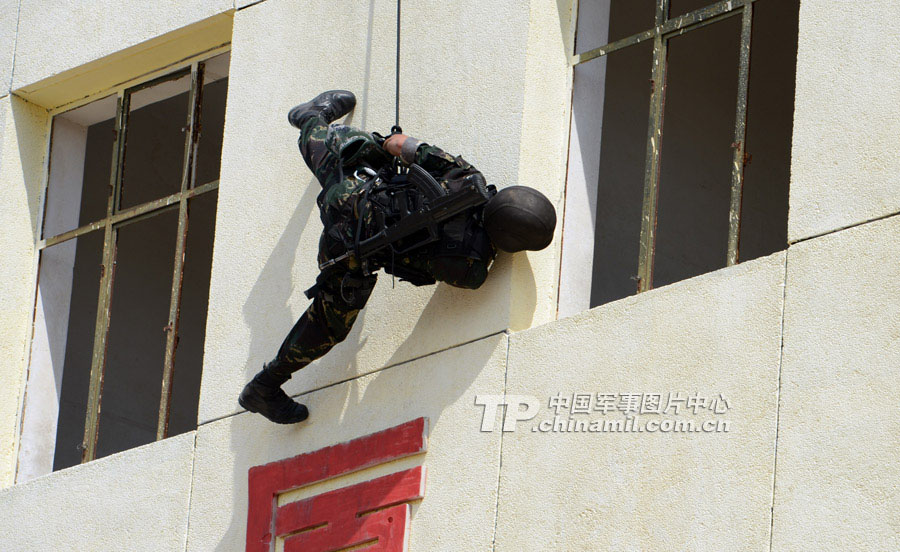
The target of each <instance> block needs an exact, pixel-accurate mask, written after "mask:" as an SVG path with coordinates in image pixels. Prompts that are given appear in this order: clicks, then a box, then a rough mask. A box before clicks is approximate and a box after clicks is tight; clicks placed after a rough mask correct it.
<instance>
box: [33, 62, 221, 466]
mask: <svg viewBox="0 0 900 552" xmlns="http://www.w3.org/2000/svg"><path fill="white" fill-rule="evenodd" d="M228 65H229V54H228V53H223V54H220V55H217V56H215V57H212V58H209V59H206V60H204V61H196V62H193V63H191V64H190V65H189V66H186V67H183V68H181V69H178V70H176V71H174V72H171V73H169V74H166V75H163V76H161V77H158V78H155V79H152V80H149V81H147V82H142V83H139V84H136V85H133V86H129V87H128V88H123V89H121V90H118V91H115V92H114V93H112V94H111V95H109V96H107V97H104V98H101V99H98V100H95V101H92V102H91V103H88V104H86V105H83V106H81V107H78V108H76V109H71V110H68V111H65V112H62V113H59V114H57V115H55V116H54V118H53V129H52V134H51V144H50V170H49V177H48V185H47V194H46V199H45V204H44V218H43V221H44V222H43V230H42V237H41V240H40V242H39V243H38V248H39V249H40V267H39V272H38V290H37V302H36V308H35V326H34V338H33V342H32V349H31V360H30V363H29V375H28V384H27V385H28V387H27V392H26V403H25V411H24V416H23V431H22V441H21V447H20V455H19V469H18V474H17V481H20V482H21V481H25V480H28V479H31V478H33V477H36V476H38V475H42V474H44V473H47V472H49V471H52V470H57V469H61V468H65V467H68V466H71V465H74V464H77V463H79V462H86V461H90V460H93V459H95V458H98V457H102V456H106V455H109V454H113V453H115V452H118V451H121V450H125V449H127V448H131V447H134V446H138V445H142V444H145V443H149V442H152V441H154V440H158V439H164V438H166V437H167V436H171V435H176V434H178V433H183V432H185V431H190V430H192V429H194V428H195V427H196V418H197V404H198V398H199V390H200V371H201V367H202V363H203V340H204V335H205V326H206V310H207V300H208V293H209V276H210V267H211V263H212V244H213V232H214V227H215V216H216V200H217V189H218V185H219V183H218V178H219V162H220V158H221V148H222V136H223V130H224V119H225V98H226V92H227V83H228V78H227V75H228ZM101 407H102V408H101Z"/></svg>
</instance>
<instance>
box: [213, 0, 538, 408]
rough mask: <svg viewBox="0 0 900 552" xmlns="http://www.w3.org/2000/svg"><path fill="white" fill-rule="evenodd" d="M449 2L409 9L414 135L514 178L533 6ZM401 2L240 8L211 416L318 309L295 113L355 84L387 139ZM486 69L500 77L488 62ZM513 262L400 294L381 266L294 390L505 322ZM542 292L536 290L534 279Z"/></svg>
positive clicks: (404, 111)
mask: <svg viewBox="0 0 900 552" xmlns="http://www.w3.org/2000/svg"><path fill="white" fill-rule="evenodd" d="M448 6H449V5H447V4H445V3H441V2H424V3H413V4H410V5H408V6H406V5H405V6H404V11H403V14H404V16H403V17H404V24H405V27H404V29H405V30H404V31H403V44H404V50H403V51H404V54H403V56H404V57H403V67H402V71H403V73H402V84H401V86H402V92H401V123H402V124H403V125H404V130H405V131H407V132H408V133H410V134H413V135H416V136H419V137H421V138H423V139H425V140H429V141H432V142H434V143H436V144H438V145H440V146H441V147H444V148H445V149H447V150H448V151H450V152H453V153H462V154H464V155H465V157H466V158H467V159H469V160H470V161H471V162H472V163H474V164H475V165H476V166H478V167H479V168H481V169H482V170H483V171H484V172H485V175H486V176H487V178H488V180H489V181H491V182H496V183H497V184H501V185H505V184H507V183H511V182H512V181H513V180H514V177H515V175H516V174H517V165H518V156H519V151H518V147H519V145H518V132H519V130H518V129H519V125H520V119H521V116H522V114H521V109H522V100H521V92H520V90H521V88H522V87H521V82H522V78H523V53H522V51H523V48H524V38H525V36H526V30H527V15H528V12H527V9H524V8H523V6H521V5H519V4H517V3H511V4H510V5H504V6H500V7H498V6H496V5H490V6H488V5H485V4H483V3H480V2H475V1H472V2H465V3H454V4H453V10H452V13H450V12H449V11H448V10H449V7H448ZM526 7H527V6H526ZM395 10H396V3H395V2H393V1H390V0H375V1H374V2H368V3H350V4H342V5H341V6H339V7H338V6H336V5H335V4H334V3H332V2H327V1H325V0H318V1H315V2H306V3H295V2H285V1H280V0H277V1H276V0H269V1H266V2H263V3H261V4H258V5H255V6H252V7H250V8H247V9H245V10H241V11H238V12H236V14H235V28H234V41H233V50H232V61H231V77H230V82H229V99H228V112H227V121H226V130H225V142H224V146H223V161H222V177H221V187H220V191H219V210H218V216H217V227H216V248H215V255H214V260H213V273H212V282H211V289H210V311H209V320H208V326H207V340H206V358H205V367H204V381H203V390H202V393H201V404H200V420H201V421H206V420H211V419H215V418H217V417H221V416H223V415H226V414H229V413H233V412H236V411H237V410H238V406H237V395H238V393H239V392H240V390H241V387H242V386H243V385H244V383H246V381H248V380H249V378H250V376H251V375H252V374H253V373H255V372H256V371H258V370H259V369H260V368H261V366H262V364H263V363H264V362H266V361H268V360H271V358H272V357H273V356H274V354H275V352H276V351H277V349H278V346H279V345H280V343H281V340H282V339H283V338H284V336H285V335H286V334H287V332H288V331H289V330H290V328H291V327H292V325H293V324H294V322H295V321H296V319H297V317H298V316H299V315H300V314H301V313H302V312H303V311H304V310H305V309H306V307H307V305H308V304H309V302H308V301H307V299H306V298H305V297H304V295H303V291H304V290H305V289H306V288H307V287H309V286H311V285H312V284H313V282H314V279H315V276H316V274H317V273H318V269H317V266H316V261H315V255H316V251H317V246H318V239H319V234H320V232H321V229H322V226H321V222H320V220H319V214H318V210H317V208H316V205H315V198H316V195H317V194H318V193H319V191H320V186H319V184H318V183H317V182H316V181H315V180H314V179H313V177H312V175H311V173H310V172H309V170H308V169H307V167H306V164H305V163H304V162H303V160H302V158H301V157H300V154H299V152H298V150H297V137H298V132H297V131H296V130H295V129H293V128H292V127H291V126H290V125H288V123H287V120H286V115H287V112H288V110H289V109H290V108H291V107H293V106H294V105H295V104H297V103H300V102H302V101H306V100H308V99H309V98H311V97H312V96H314V95H315V94H317V93H319V92H321V91H323V90H327V89H330V88H347V89H350V90H353V91H355V92H356V94H357V95H358V97H359V104H358V105H357V108H356V110H355V111H354V112H353V113H352V114H351V115H350V116H349V117H348V118H347V121H346V122H347V123H349V124H351V125H356V126H362V127H364V128H367V129H371V130H379V131H382V132H387V131H388V129H389V128H390V126H391V125H392V124H393V114H394V72H393V69H392V67H393V63H394V50H393V46H392V45H393V43H394V42H393V41H394V40H395V38H396V35H395V19H394V15H395V13H396V11H395ZM311 21H315V24H310V23H309V22H311ZM476 29H477V32H476ZM516 29H519V30H521V31H522V32H521V33H518V32H516ZM485 36H491V37H492V39H491V40H484V37H485ZM483 67H492V68H493V70H492V71H483V70H481V69H477V68H483ZM517 91H518V92H517ZM512 264H513V263H512V262H511V256H504V257H501V258H500V259H498V261H497V263H496V265H495V267H494V269H493V273H492V275H491V277H490V278H489V279H488V282H487V283H486V284H485V285H484V286H483V287H482V288H481V289H479V290H477V291H468V290H460V289H455V288H452V287H449V286H446V285H438V286H436V287H424V288H414V287H413V286H410V285H407V284H404V283H400V282H397V284H396V289H391V287H392V286H391V279H390V277H386V276H385V275H383V274H382V275H381V276H380V281H379V284H378V286H377V287H376V289H375V291H374V293H373V296H372V298H371V300H370V301H369V305H368V307H367V308H366V310H364V311H363V312H362V313H361V315H360V317H359V319H358V321H357V324H356V326H355V327H354V329H353V331H352V332H351V334H350V336H349V337H348V338H347V340H346V342H345V343H343V344H341V345H339V346H338V347H336V348H335V350H334V351H333V352H332V353H331V354H329V355H328V356H327V357H325V359H323V360H322V361H321V362H320V363H317V364H314V365H312V366H310V367H308V368H306V369H305V370H303V371H302V372H300V373H299V374H298V375H297V376H295V377H294V379H293V380H292V381H291V382H290V383H289V384H288V387H287V389H288V391H289V392H291V393H299V392H301V391H307V390H310V389H315V388H319V387H321V386H323V385H327V384H331V383H334V382H337V381H343V380H346V379H349V378H353V377H355V376H357V375H359V374H363V373H366V372H370V371H372V370H375V369H378V368H380V367H383V366H386V365H392V364H397V363H399V362H403V361H406V360H409V359H411V358H415V357H417V356H421V355H423V354H426V353H429V352H433V351H437V350H440V349H443V348H446V347H448V346H452V345H455V344H459V343H464V342H466V341H470V340H472V339H477V338H479V337H483V336H485V335H488V334H491V333H494V332H497V331H501V330H503V329H504V328H506V327H507V326H508V324H509V318H510V316H509V312H510V301H511V299H510V295H511V293H510V283H509V282H510V275H511V270H512ZM529 292H530V294H531V296H532V297H534V296H536V295H537V291H536V289H535V288H534V287H533V286H532V289H530V290H529ZM523 294H524V292H523Z"/></svg>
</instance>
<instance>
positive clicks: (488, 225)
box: [484, 186, 556, 253]
mask: <svg viewBox="0 0 900 552" xmlns="http://www.w3.org/2000/svg"><path fill="white" fill-rule="evenodd" d="M555 228H556V210H555V209H554V208H553V204H552V203H550V200H549V199H547V197H546V196H545V195H544V194H542V193H541V192H539V191H537V190H535V189H534V188H529V187H528V186H509V187H508V188H503V189H502V190H500V191H499V192H497V195H495V196H494V197H492V198H491V199H490V201H488V202H487V205H485V206H484V229H485V230H487V233H488V235H489V236H490V237H491V242H493V244H494V246H495V247H496V248H497V249H500V250H502V251H506V252H507V253H515V252H516V251H522V250H523V249H527V250H530V251H538V250H541V249H543V248H545V247H547V246H548V245H550V242H551V241H553V230H554V229H555Z"/></svg>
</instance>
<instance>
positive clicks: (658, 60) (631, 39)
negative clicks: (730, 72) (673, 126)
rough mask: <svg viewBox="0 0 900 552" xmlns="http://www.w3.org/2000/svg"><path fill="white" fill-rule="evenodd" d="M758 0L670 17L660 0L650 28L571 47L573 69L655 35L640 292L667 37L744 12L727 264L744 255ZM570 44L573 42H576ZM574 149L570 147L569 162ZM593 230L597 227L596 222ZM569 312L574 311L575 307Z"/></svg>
mask: <svg viewBox="0 0 900 552" xmlns="http://www.w3.org/2000/svg"><path fill="white" fill-rule="evenodd" d="M756 1H757V0H721V1H718V2H710V3H709V4H708V5H706V6H704V7H702V8H700V9H697V10H694V11H691V12H688V13H685V14H682V15H679V16H677V17H671V18H670V17H669V7H670V0H656V10H655V18H654V26H653V27H652V28H650V29H648V30H645V31H642V32H639V33H635V34H633V35H631V36H628V37H625V38H622V39H619V40H615V41H613V42H608V43H607V44H604V45H603V46H600V47H597V48H593V49H591V50H588V51H586V52H582V53H580V54H579V53H575V52H574V51H573V53H572V55H571V56H570V65H571V67H572V69H573V70H574V68H575V67H577V66H578V65H580V64H582V63H586V62H589V61H591V60H594V59H596V58H599V57H601V56H605V55H607V54H610V53H612V52H615V51H618V50H621V49H623V48H627V47H629V46H634V45H636V44H640V43H643V42H645V41H653V62H652V68H651V75H650V84H651V91H650V106H649V107H650V110H649V120H648V125H647V142H646V153H645V159H644V189H643V199H642V212H641V231H640V242H639V253H638V273H637V277H636V287H637V290H636V292H637V293H642V292H644V291H649V290H650V289H653V267H654V256H655V252H656V237H657V236H656V226H657V207H658V205H657V204H658V196H659V175H660V165H661V160H662V156H661V152H662V148H661V146H662V139H663V109H664V105H665V96H666V87H667V82H666V76H667V65H668V45H669V40H671V39H672V38H675V37H678V36H681V35H682V34H684V33H687V32H691V31H694V30H697V29H700V28H702V27H705V26H707V25H710V24H713V23H717V22H719V21H722V20H724V19H727V18H730V17H737V16H740V17H741V36H740V47H739V48H740V49H739V59H738V88H737V98H736V102H735V125H734V135H733V141H732V144H731V147H732V149H733V150H734V153H733V162H732V171H731V198H730V206H729V223H728V228H729V229H728V249H727V257H726V266H732V265H735V264H737V263H738V262H739V260H740V229H741V204H742V195H743V184H744V167H745V165H746V163H747V156H746V153H745V143H746V134H747V97H748V89H749V79H750V45H751V36H752V30H753V4H754V3H755V2H756ZM576 21H577V19H576ZM572 47H573V48H574V44H573V46H572ZM574 97H575V95H574V94H573V101H574ZM573 107H574V106H573ZM570 130H571V129H570ZM570 147H571V143H570ZM571 155H572V154H571V151H570V152H569V156H570V162H571ZM567 196H568V194H567ZM567 207H568V204H567ZM591 230H592V231H593V228H592V229H591ZM563 255H565V252H563ZM561 268H562V269H563V270H565V269H566V262H565V260H564V259H563V262H562V266H561ZM563 279H565V278H563ZM562 287H563V286H560V292H559V293H560V301H558V303H560V302H561V300H562V296H563V294H566V293H567V292H566V290H564V289H562ZM573 297H574V296H573ZM570 302H572V301H571V300H570V299H569V298H568V297H567V300H566V303H567V308H570V305H568V303H570ZM576 302H577V301H576ZM573 304H574V303H573ZM560 314H562V313H560ZM568 314H574V312H573V313H568ZM568 314H566V315H568Z"/></svg>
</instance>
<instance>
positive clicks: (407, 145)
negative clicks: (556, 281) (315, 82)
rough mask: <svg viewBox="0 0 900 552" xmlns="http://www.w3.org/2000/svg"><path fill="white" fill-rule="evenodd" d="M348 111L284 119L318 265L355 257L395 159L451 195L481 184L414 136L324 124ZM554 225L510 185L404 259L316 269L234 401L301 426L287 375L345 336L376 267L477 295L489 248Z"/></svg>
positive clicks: (319, 105) (530, 242)
mask: <svg viewBox="0 0 900 552" xmlns="http://www.w3.org/2000/svg"><path fill="white" fill-rule="evenodd" d="M355 105H356V97H355V96H354V95H353V93H351V92H348V91H345V90H333V91H329V92H324V93H322V94H320V95H318V96H316V97H315V98H314V99H313V100H311V101H309V102H306V103H304V104H300V105H298V106H296V107H294V108H293V109H292V110H291V111H290V112H289V113H288V121H289V122H290V123H291V125H293V126H294V127H296V128H298V129H300V139H299V145H300V153H301V155H302V156H303V159H304V160H305V161H306V164H307V165H308V166H309V168H310V170H311V171H312V172H313V174H315V176H316V178H317V179H318V181H319V183H320V184H321V185H322V191H321V192H320V193H319V195H318V197H317V199H316V203H317V204H318V206H319V210H320V215H321V219H322V224H323V226H324V230H323V232H322V236H321V238H320V240H319V255H318V257H319V264H320V266H322V265H323V264H325V263H326V261H329V260H332V259H336V258H338V257H340V256H341V255H342V254H345V253H346V252H347V251H352V250H353V247H354V243H356V244H358V243H359V241H358V240H359V239H360V238H361V237H362V235H365V234H368V233H370V232H371V230H372V226H373V224H375V222H374V214H373V213H374V211H375V209H373V208H370V204H369V203H370V202H371V201H376V198H369V197H368V193H367V192H366V182H367V180H369V175H370V174H372V173H374V172H376V170H377V169H381V168H383V167H385V166H386V165H389V164H391V163H392V161H393V160H394V158H397V159H398V160H399V162H400V163H402V164H403V165H406V166H409V165H412V164H417V165H419V166H420V167H422V168H423V169H425V170H426V171H428V173H429V174H431V175H432V176H433V177H434V178H435V180H437V181H438V182H439V183H440V185H441V186H443V187H444V188H445V189H448V190H454V189H456V188H458V187H459V186H460V185H461V184H462V183H465V182H471V181H472V179H480V182H481V183H483V178H482V176H481V173H480V172H478V170H476V169H475V168H474V167H473V166H472V165H470V164H469V163H467V162H466V161H465V160H463V159H462V157H453V156H451V155H449V154H447V153H445V152H444V151H442V150H441V149H439V148H436V147H434V146H431V145H429V144H426V143H424V142H421V141H419V140H417V139H415V138H412V137H409V136H405V135H403V134H399V133H397V134H392V135H390V136H388V137H387V138H383V137H381V136H380V135H378V134H375V133H368V132H365V131H362V130H359V129H356V128H353V127H350V126H346V125H339V124H330V123H332V122H333V121H335V120H337V119H339V118H340V117H343V116H344V115H346V114H347V113H349V112H350V111H351V110H352V109H353V108H354V107H355ZM491 191H492V192H493V187H491ZM555 226H556V213H555V211H554V209H553V206H552V204H550V202H549V201H548V200H547V198H546V197H544V196H543V195H542V194H540V192H538V191H536V190H533V189H531V188H526V187H524V186H512V187H509V188H505V189H504V190H502V191H501V192H500V193H497V194H496V195H494V196H493V197H492V198H491V199H490V200H489V201H488V203H487V204H486V205H484V206H483V208H481V207H479V208H474V209H470V210H469V211H467V212H463V213H461V214H459V215H457V216H454V217H453V218H451V219H450V220H448V221H447V222H445V223H443V225H442V226H441V232H440V234H441V235H440V239H439V240H438V241H436V242H434V243H431V244H428V245H426V246H423V247H420V248H417V249H414V250H412V251H411V252H409V253H408V254H405V255H403V256H401V257H397V258H393V257H394V256H393V255H392V254H390V253H389V252H388V253H383V254H381V255H380V256H379V257H378V258H376V259H372V260H371V261H372V264H370V265H368V266H363V265H362V264H361V262H360V260H359V259H357V258H355V257H354V256H353V255H350V256H347V255H344V256H345V257H346V258H345V259H344V260H342V261H340V262H337V263H334V264H331V265H330V266H327V267H326V268H323V269H322V270H321V271H320V273H319V276H318V277H317V278H316V283H315V285H314V286H313V287H312V288H310V289H309V290H307V291H306V295H307V297H309V298H310V299H312V304H311V305H310V306H309V308H308V309H307V310H306V312H304V313H303V314H302V315H301V316H300V319H299V320H298V321H297V323H296V324H295V325H294V327H293V328H292V329H291V331H290V333H288V335H287V337H286V338H285V339H284V342H283V343H282V344H281V347H280V348H279V350H278V353H277V355H276V356H275V359H274V360H272V361H271V362H269V363H267V364H266V365H265V366H264V367H263V369H262V371H260V372H259V373H258V374H256V375H255V376H254V377H253V379H252V380H250V382H249V383H247V385H246V386H245V387H244V389H243V391H241V394H240V397H239V398H238V402H239V403H240V405H241V406H242V407H243V408H245V409H247V410H249V411H250V412H258V413H259V414H262V415H263V416H265V417H266V418H268V419H269V420H271V421H273V422H277V423H281V424H291V423H297V422H301V421H303V420H305V419H306V418H307V417H308V416H309V411H308V409H307V408H306V406H305V405H302V404H300V403H297V402H296V401H294V400H293V399H291V398H290V397H288V395H287V394H286V393H285V392H284V391H283V390H282V389H281V386H282V385H283V384H284V383H285V382H287V381H288V379H290V377H291V374H293V373H294V372H296V371H297V370H299V369H301V368H303V367H304V366H306V365H307V364H309V363H310V362H312V361H314V360H316V359H317V358H319V357H321V356H323V355H324V354H325V353H327V352H328V351H329V350H330V349H331V348H332V347H334V345H336V344H338V343H340V342H341V341H343V340H344V338H345V337H347V334H348V333H349V332H350V328H351V327H352V326H353V323H354V321H355V320H356V317H357V315H358V314H359V311H360V309H362V308H363V306H365V304H366V301H367V300H368V298H369V295H370V294H371V292H372V288H373V287H374V286H375V280H376V275H375V274H372V273H371V271H372V269H373V268H374V269H377V268H379V267H380V268H383V269H384V270H385V272H388V273H390V274H393V275H395V276H397V277H399V278H400V279H401V280H406V281H409V282H411V283H412V284H414V285H429V284H434V283H435V282H436V281H441V282H445V283H447V284H450V285H452V286H456V287H462V288H467V289H475V288H478V287H479V286H481V284H482V283H483V282H484V281H485V279H486V278H487V275H488V269H489V268H490V265H491V263H492V261H493V259H494V256H495V249H494V248H495V247H496V248H498V249H501V250H503V251H509V252H515V251H521V250H523V249H530V250H538V249H543V248H544V247H546V246H547V245H549V244H550V241H551V240H552V237H553V230H554V228H555ZM367 262H368V261H367Z"/></svg>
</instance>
